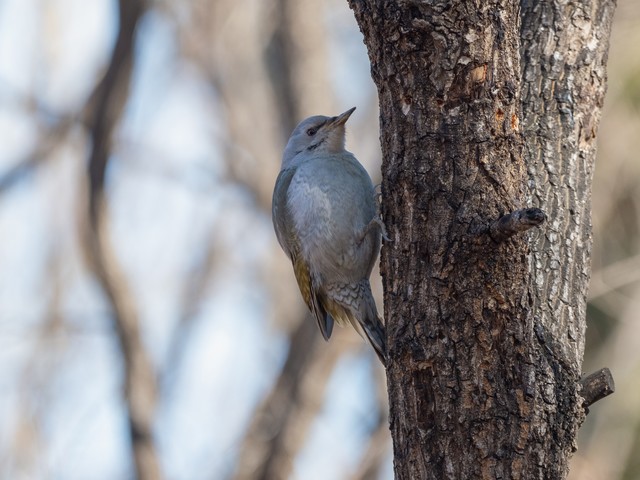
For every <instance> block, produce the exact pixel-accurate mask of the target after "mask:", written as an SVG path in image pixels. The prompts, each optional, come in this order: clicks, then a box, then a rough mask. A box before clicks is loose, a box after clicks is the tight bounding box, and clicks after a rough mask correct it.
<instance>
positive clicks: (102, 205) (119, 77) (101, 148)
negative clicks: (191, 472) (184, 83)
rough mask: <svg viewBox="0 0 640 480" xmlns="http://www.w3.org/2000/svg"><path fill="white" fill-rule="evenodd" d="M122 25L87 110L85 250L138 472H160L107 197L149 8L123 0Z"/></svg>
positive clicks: (143, 478)
mask: <svg viewBox="0 0 640 480" xmlns="http://www.w3.org/2000/svg"><path fill="white" fill-rule="evenodd" d="M119 8H120V17H119V21H120V30H119V32H118V38H117V40H116V45H115V48H114V51H113V54H112V56H111V61H110V64H109V67H108V69H107V71H106V73H105V76H104V77H103V78H102V80H101V82H100V83H99V84H98V86H97V87H96V89H95V91H94V92H93V94H92V96H91V99H90V100H89V102H88V104H87V108H86V111H85V114H86V118H87V124H88V126H89V129H90V135H91V139H92V142H93V145H92V150H91V153H90V157H89V164H88V172H87V173H88V180H89V212H88V215H89V216H88V225H87V227H88V228H87V236H86V242H87V254H88V257H89V260H90V263H91V265H92V267H93V269H94V272H95V274H96V276H97V278H98V281H99V282H100V284H101V286H102V288H103V290H104V292H105V294H106V296H107V299H108V300H109V302H110V303H111V306H112V309H113V319H114V324H115V327H116V332H117V336H118V341H119V344H120V348H121V350H122V355H123V357H124V366H125V401H126V404H127V413H128V421H129V433H130V438H131V445H132V449H133V460H134V465H135V470H136V477H137V478H138V479H140V480H153V479H158V478H160V477H161V472H160V465H159V461H158V458H157V455H156V453H155V448H154V444H153V435H152V423H153V411H154V405H155V403H156V379H155V376H154V372H153V368H152V365H151V361H150V359H149V356H148V354H147V352H146V350H145V348H144V346H143V344H142V339H141V336H140V331H139V320H138V313H137V311H136V306H135V301H134V299H133V297H132V294H131V291H130V289H129V287H128V285H127V281H126V278H125V276H124V273H123V272H122V269H121V268H120V266H119V264H118V260H117V258H116V255H115V253H114V251H113V247H112V245H111V243H110V241H109V235H108V224H107V218H106V215H105V214H106V201H105V198H104V187H105V172H106V169H107V164H108V160H109V155H110V151H111V142H112V137H113V132H114V129H115V126H116V124H117V122H118V119H119V118H120V116H121V115H122V111H123V110H124V106H125V103H126V100H127V97H128V92H129V83H130V79H131V71H132V68H133V46H134V41H135V30H136V26H137V24H138V22H139V20H140V18H141V17H142V14H143V13H144V11H145V2H144V1H143V0H120V2H119Z"/></svg>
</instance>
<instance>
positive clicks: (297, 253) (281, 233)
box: [272, 168, 333, 340]
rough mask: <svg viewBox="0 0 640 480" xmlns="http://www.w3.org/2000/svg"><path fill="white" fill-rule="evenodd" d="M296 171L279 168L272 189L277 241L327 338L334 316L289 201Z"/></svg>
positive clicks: (303, 296)
mask: <svg viewBox="0 0 640 480" xmlns="http://www.w3.org/2000/svg"><path fill="white" fill-rule="evenodd" d="M295 173H296V169H295V168H290V169H286V170H283V171H281V172H280V175H278V179H277V180H276V186H275V189H274V191H273V201H272V217H273V225H274V228H275V230H276V236H277V237H278V242H279V243H280V246H282V249H283V250H284V251H285V253H286V254H287V255H288V256H289V258H290V259H291V262H292V263H293V272H294V274H295V277H296V281H297V282H298V288H299V289H300V293H301V294H302V298H303V299H304V301H305V303H306V304H307V307H309V310H311V312H312V313H313V315H314V317H315V318H316V321H317V322H318V327H319V328H320V332H321V333H322V336H323V337H324V339H325V340H328V339H329V337H330V336H331V332H332V331H333V318H331V316H330V315H329V314H328V313H327V312H326V310H325V308H324V306H323V303H322V301H321V299H320V297H321V294H320V292H319V291H318V288H317V286H316V285H314V283H315V282H314V281H313V278H312V275H311V271H310V269H309V264H308V263H307V261H306V259H305V258H304V256H303V253H302V247H301V245H300V235H299V234H298V232H296V229H295V222H294V221H293V218H292V215H291V210H290V208H289V207H288V205H287V198H288V196H287V194H288V191H289V186H290V184H291V180H292V179H293V176H294V175H295Z"/></svg>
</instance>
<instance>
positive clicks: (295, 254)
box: [272, 107, 386, 365]
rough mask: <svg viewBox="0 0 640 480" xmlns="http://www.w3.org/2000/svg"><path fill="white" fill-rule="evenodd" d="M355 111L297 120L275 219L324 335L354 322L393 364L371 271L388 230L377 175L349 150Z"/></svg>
mask: <svg viewBox="0 0 640 480" xmlns="http://www.w3.org/2000/svg"><path fill="white" fill-rule="evenodd" d="M354 110H355V107H353V108H351V109H349V110H347V111H346V112H344V113H342V114H340V115H337V116H334V117H328V116H324V115H315V116H312V117H309V118H306V119H304V120H302V121H301V122H300V123H299V124H298V125H297V126H296V127H295V129H294V130H293V132H292V133H291V136H290V138H289V141H288V142H287V145H286V147H285V149H284V153H283V155H282V165H281V169H280V173H279V174H278V177H277V179H276V183H275V187H274V190H273V201H272V220H273V225H274V229H275V232H276V237H277V239H278V243H279V244H280V246H281V247H282V249H283V250H284V252H285V254H286V255H287V256H288V257H289V260H291V263H292V265H293V271H294V275H295V278H296V281H297V283H298V287H299V289H300V293H301V294H302V297H303V299H304V301H305V303H306V304H307V307H308V308H309V310H310V311H311V313H312V315H313V316H314V317H315V319H316V321H317V323H318V327H319V329H320V332H321V334H322V336H323V337H324V339H325V340H327V341H328V340H329V338H330V337H331V332H332V331H333V325H334V322H336V323H338V325H340V326H346V325H349V324H350V325H352V326H353V328H354V329H355V330H356V331H357V332H358V333H359V334H360V335H361V336H362V337H365V338H366V339H367V340H368V341H369V343H370V344H371V346H372V347H373V349H374V350H375V353H376V354H377V355H378V357H379V358H380V360H381V361H382V363H383V365H385V364H386V345H385V344H386V340H385V338H386V337H385V327H384V325H383V323H382V320H381V319H380V316H379V315H378V311H377V308H376V303H375V301H374V299H373V294H372V293H371V285H370V283H369V277H370V275H371V270H372V269H373V266H374V264H375V262H376V260H377V258H378V252H379V250H380V244H381V237H382V236H383V235H385V238H386V233H385V231H384V224H383V223H382V221H381V219H380V216H379V214H378V208H377V207H376V205H377V201H376V193H375V189H374V186H373V183H372V181H371V177H369V174H368V173H367V171H366V170H365V168H364V167H363V166H362V164H361V163H360V162H359V161H358V160H357V159H356V157H355V156H354V155H353V154H352V153H351V152H348V151H347V150H345V123H346V122H347V120H348V119H349V117H350V116H351V114H352V113H353V112H354Z"/></svg>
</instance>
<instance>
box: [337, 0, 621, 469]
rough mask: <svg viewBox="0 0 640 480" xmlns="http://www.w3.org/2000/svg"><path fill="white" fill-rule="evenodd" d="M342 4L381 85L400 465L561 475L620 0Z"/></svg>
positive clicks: (570, 431)
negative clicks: (608, 64)
mask: <svg viewBox="0 0 640 480" xmlns="http://www.w3.org/2000/svg"><path fill="white" fill-rule="evenodd" d="M349 3H350V5H351V8H352V9H353V11H354V13H355V16H356V19H357V21H358V23H359V25H360V28H361V30H362V32H363V34H364V40H365V44H366V45H367V48H368V52H369V57H370V60H371V72H372V76H373V79H374V81H375V83H376V85H377V88H378V95H379V101H380V123H381V144H382V153H383V166H382V176H383V182H382V195H383V215H384V221H385V223H386V226H387V232H388V234H389V236H390V238H391V242H387V243H385V246H384V247H383V251H382V258H381V271H382V275H383V282H384V289H385V294H384V301H385V317H386V320H387V325H388V328H387V335H388V352H389V362H388V370H387V377H388V386H389V400H390V405H391V412H390V421H391V433H392V437H393V444H394V458H395V462H394V465H395V466H394V469H395V476H396V478H397V479H410V480H415V479H427V478H428V479H438V480H440V479H463V478H513V479H517V478H522V479H536V478H549V479H558V478H564V477H566V475H567V472H568V464H569V458H570V455H571V453H572V451H573V450H574V449H575V437H576V433H577V430H578V427H579V426H580V424H581V423H582V421H583V420H584V406H583V400H582V397H581V396H580V383H579V380H580V376H581V371H580V366H581V363H582V354H583V349H584V330H585V310H586V308H585V305H586V289H587V283H588V279H589V256H590V245H591V240H590V238H591V231H590V230H591V227H590V191H591V187H590V182H591V173H592V170H593V163H594V159H595V131H596V129H597V124H598V119H599V112H600V108H601V106H602V101H603V96H604V84H605V61H606V52H607V47H608V37H609V30H610V26H611V17H612V14H613V9H614V5H613V3H611V2H607V1H605V0H593V1H588V0H580V1H578V2H573V3H561V2H544V1H541V2H526V1H523V2H522V5H518V4H516V3H514V2H508V1H506V0H502V1H500V0H497V1H496V0H493V1H487V2H479V1H478V2H471V1H459V2H424V1H417V0H413V1H412V0H404V1H397V2H391V1H383V0H377V1H374V0H349ZM532 206H536V207H540V208H542V209H543V210H544V211H545V212H546V214H547V218H548V221H547V222H546V224H543V225H542V226H541V228H540V230H538V231H537V232H534V233H533V234H521V233H518V232H522V231H524V230H526V229H528V228H530V227H531V226H534V225H538V224H540V223H541V221H542V220H543V219H544V216H543V215H542V213H541V211H540V210H537V209H530V208H527V207H532ZM498 220H499V221H498Z"/></svg>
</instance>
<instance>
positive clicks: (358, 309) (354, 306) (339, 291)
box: [327, 280, 387, 365]
mask: <svg viewBox="0 0 640 480" xmlns="http://www.w3.org/2000/svg"><path fill="white" fill-rule="evenodd" d="M327 290H328V291H327V297H328V300H329V302H327V303H328V305H327V306H328V307H329V308H327V311H328V312H329V313H330V315H331V316H332V317H333V318H334V319H335V320H336V322H338V324H339V325H342V326H344V325H345V324H347V323H349V324H351V325H352V326H353V328H354V329H355V330H356V331H357V332H358V333H359V334H360V336H362V337H363V338H366V339H367V340H368V341H369V343H370V344H371V346H372V347H373V349H374V350H375V352H376V354H377V355H378V358H380V361H381V362H382V364H383V365H386V364H387V361H386V358H387V352H386V341H385V338H386V335H385V329H384V325H383V324H382V321H381V319H380V317H379V316H378V310H377V308H376V302H375V300H374V299H373V294H372V293H371V285H370V284H369V280H361V281H360V282H359V283H357V284H355V285H353V284H351V285H331V286H330V287H329V288H328V289H327ZM331 304H333V305H331Z"/></svg>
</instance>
